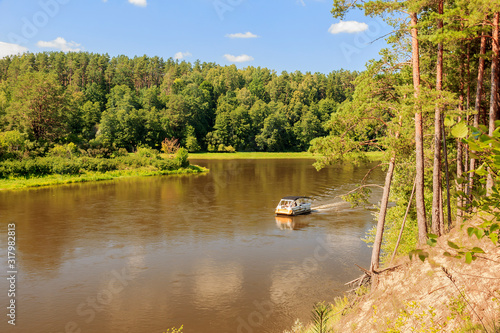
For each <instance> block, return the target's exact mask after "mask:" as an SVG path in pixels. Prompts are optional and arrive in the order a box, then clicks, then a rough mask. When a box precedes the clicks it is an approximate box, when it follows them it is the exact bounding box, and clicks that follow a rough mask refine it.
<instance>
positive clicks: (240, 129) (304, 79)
mask: <svg viewBox="0 0 500 333" xmlns="http://www.w3.org/2000/svg"><path fill="white" fill-rule="evenodd" d="M357 76H358V73H356V72H349V71H343V70H341V71H334V72H332V73H330V74H328V75H324V74H319V73H315V74H311V73H301V72H299V71H297V72H294V73H287V72H282V73H281V74H280V75H278V74H277V73H276V72H274V71H272V70H269V69H267V68H260V67H259V68H254V67H247V68H244V69H237V68H236V66H234V65H232V66H219V65H216V64H214V63H200V62H199V61H197V62H195V63H194V64H191V63H188V62H184V61H183V62H179V61H174V60H173V59H171V58H170V59H167V60H164V59H162V58H159V57H147V56H142V57H134V58H133V59H130V58H128V57H126V56H118V57H112V58H111V57H109V56H108V55H106V54H104V55H101V54H93V53H86V52H70V53H63V52H48V53H38V54H32V53H25V54H23V55H20V56H11V57H6V58H3V59H0V132H2V134H0V142H1V144H0V150H1V152H2V153H3V156H4V157H7V156H8V154H12V153H14V154H15V153H16V152H26V151H28V152H30V154H31V155H36V154H38V155H43V154H44V153H46V152H47V151H48V150H49V149H50V148H51V147H52V146H53V145H54V144H59V145H61V144H68V143H74V144H75V145H77V146H78V147H79V148H80V149H83V150H85V151H88V150H89V149H91V150H96V149H97V150H102V149H105V150H109V151H113V150H117V149H119V148H125V149H127V150H128V151H129V152H133V151H136V150H137V147H145V146H148V147H151V148H156V149H160V147H161V143H162V141H163V140H165V139H168V140H172V139H178V140H179V143H180V144H181V146H183V147H185V148H187V149H188V150H189V151H200V150H208V151H234V150H238V151H304V150H307V149H308V148H309V144H310V141H311V140H312V139H313V138H315V137H318V136H322V135H326V134H327V132H326V129H325V128H324V126H323V124H324V123H325V122H326V121H327V120H328V119H330V116H331V114H332V113H334V112H335V111H336V109H337V107H338V105H339V104H341V103H342V102H344V101H345V100H348V99H350V98H351V96H352V94H353V91H354V85H353V80H354V79H355V78H356V77H357Z"/></svg>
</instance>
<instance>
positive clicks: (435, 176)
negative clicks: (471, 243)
mask: <svg viewBox="0 0 500 333" xmlns="http://www.w3.org/2000/svg"><path fill="white" fill-rule="evenodd" d="M438 13H439V14H440V15H442V14H443V0H439V3H438ZM437 28H438V31H439V32H441V30H442V29H443V20H442V19H438V21H437ZM442 89H443V43H442V42H440V43H438V52H437V64H436V91H437V92H438V93H440V92H441V90H442ZM440 99H441V96H438V101H437V104H436V109H435V111H434V169H433V173H432V226H431V230H432V233H433V234H435V235H441V230H443V226H442V224H443V220H442V219H441V215H442V212H441V211H440V209H441V210H442V208H443V205H442V201H441V191H442V188H441V136H442V130H441V127H442V125H441V112H442V110H441V101H440Z"/></svg>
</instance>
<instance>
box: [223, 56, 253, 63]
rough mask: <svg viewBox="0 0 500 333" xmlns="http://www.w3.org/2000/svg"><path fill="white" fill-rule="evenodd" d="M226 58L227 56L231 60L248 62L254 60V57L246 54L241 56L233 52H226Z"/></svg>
mask: <svg viewBox="0 0 500 333" xmlns="http://www.w3.org/2000/svg"><path fill="white" fill-rule="evenodd" d="M224 58H226V59H227V60H229V61H230V62H247V61H252V60H254V59H253V57H251V56H249V55H246V54H242V55H239V56H234V55H231V54H224Z"/></svg>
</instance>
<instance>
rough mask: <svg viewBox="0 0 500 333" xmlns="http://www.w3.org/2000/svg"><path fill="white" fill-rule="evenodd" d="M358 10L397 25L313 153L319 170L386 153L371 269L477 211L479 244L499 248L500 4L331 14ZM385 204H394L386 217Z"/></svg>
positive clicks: (346, 6) (341, 4)
mask: <svg viewBox="0 0 500 333" xmlns="http://www.w3.org/2000/svg"><path fill="white" fill-rule="evenodd" d="M354 8H357V9H361V10H364V12H365V14H366V15H369V16H381V17H383V18H384V19H385V20H386V22H387V23H388V24H390V25H391V26H392V27H393V31H392V33H391V34H390V35H389V37H388V38H387V40H388V42H389V45H390V47H389V48H387V49H384V50H382V51H381V53H380V56H381V57H380V59H379V60H373V61H371V62H369V63H368V64H367V70H366V71H365V72H363V73H361V74H360V75H359V76H358V77H357V78H356V80H355V81H354V85H355V87H356V88H355V91H354V93H353V97H352V99H350V100H348V101H345V102H344V103H342V104H341V105H340V106H339V108H338V110H337V112H336V113H334V114H332V117H331V119H330V121H329V122H328V123H327V125H326V127H327V128H328V129H329V134H328V135H327V136H326V137H322V138H317V139H314V140H313V144H312V147H311V150H312V151H314V152H316V153H319V154H321V155H322V156H323V157H322V158H320V159H319V160H318V161H317V162H316V165H317V167H318V168H321V167H323V166H325V165H328V164H331V163H335V162H337V161H339V160H342V159H344V158H345V157H346V156H348V155H354V154H355V153H357V152H359V151H362V150H364V149H366V147H367V146H370V147H377V148H378V149H381V150H384V151H385V152H386V157H385V161H384V163H383V166H384V167H385V168H387V175H386V179H385V186H384V191H383V197H382V200H381V208H380V213H379V214H378V223H377V226H376V227H375V228H374V229H373V230H372V231H371V232H370V234H369V235H368V237H367V241H369V242H373V244H374V248H373V255H372V263H371V268H370V271H372V272H376V270H377V269H378V267H379V257H380V255H381V248H383V249H384V251H383V253H382V254H383V256H384V260H385V261H388V260H389V258H390V256H391V253H393V251H395V250H397V249H398V246H399V253H408V252H410V251H411V250H414V249H415V248H417V247H419V246H422V245H423V244H426V243H429V244H435V239H436V237H439V236H440V235H443V234H445V233H447V231H448V230H449V229H450V228H451V227H452V226H453V225H454V223H453V221H456V222H457V223H458V224H461V222H462V221H463V220H464V218H467V219H469V218H470V217H471V215H473V214H474V213H478V212H479V211H485V212H488V213H489V214H493V215H489V217H488V218H487V219H486V218H485V217H483V220H484V223H483V224H482V225H481V227H480V229H481V230H482V231H477V236H478V238H480V237H483V236H485V235H486V236H490V238H491V240H492V241H493V242H494V243H495V244H496V245H498V228H499V226H498V219H500V216H499V215H500V214H497V213H496V212H498V206H499V204H500V196H499V190H500V182H499V178H500V177H499V170H500V122H498V120H499V119H500V114H499V103H500V102H499V89H498V81H499V76H500V71H499V68H498V67H499V64H498V62H499V13H500V3H499V2H498V1H487V0H479V1H474V2H470V1H463V0H405V1H382V2H381V1H372V0H363V1H350V0H335V1H334V5H333V9H332V14H333V16H334V17H337V18H343V17H344V15H345V14H346V13H347V12H348V11H349V10H351V9H354ZM373 133H384V135H383V136H381V135H375V136H374V135H373ZM360 189H362V191H361V193H362V194H363V193H366V192H367V190H368V187H367V185H364V184H361V186H360ZM360 198H361V199H362V198H363V196H362V195H361V196H360V195H359V193H358V194H357V196H356V197H355V199H357V200H360ZM413 198H415V209H410V207H411V205H412V200H413ZM389 200H392V201H394V202H396V206H395V207H393V208H391V209H388V202H389ZM405 223H406V226H405ZM471 228H472V227H471ZM471 230H473V231H474V230H475V229H474V228H473V229H471ZM478 230H479V229H478ZM473 231H471V232H473ZM383 240H384V242H383ZM400 244H401V245H400ZM457 248H458V247H457ZM420 253H421V252H420ZM464 253H465V252H464ZM457 256H461V255H457ZM466 258H467V259H468V260H469V259H470V260H472V259H474V258H475V257H474V252H473V251H469V252H467V255H466Z"/></svg>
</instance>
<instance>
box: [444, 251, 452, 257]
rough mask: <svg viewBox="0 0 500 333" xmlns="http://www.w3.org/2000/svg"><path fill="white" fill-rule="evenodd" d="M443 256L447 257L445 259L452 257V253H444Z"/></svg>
mask: <svg viewBox="0 0 500 333" xmlns="http://www.w3.org/2000/svg"><path fill="white" fill-rule="evenodd" d="M443 256H445V257H452V254H451V253H450V252H444V253H443Z"/></svg>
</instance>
